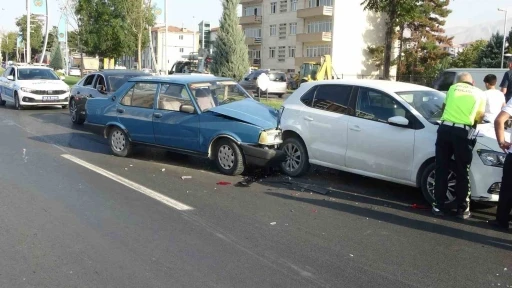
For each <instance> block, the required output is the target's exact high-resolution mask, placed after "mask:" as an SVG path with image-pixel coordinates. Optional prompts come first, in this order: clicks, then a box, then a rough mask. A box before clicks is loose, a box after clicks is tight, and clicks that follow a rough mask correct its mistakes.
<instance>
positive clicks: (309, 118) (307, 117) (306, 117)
mask: <svg viewBox="0 0 512 288" xmlns="http://www.w3.org/2000/svg"><path fill="white" fill-rule="evenodd" d="M304 120H306V121H313V118H311V117H309V116H304Z"/></svg>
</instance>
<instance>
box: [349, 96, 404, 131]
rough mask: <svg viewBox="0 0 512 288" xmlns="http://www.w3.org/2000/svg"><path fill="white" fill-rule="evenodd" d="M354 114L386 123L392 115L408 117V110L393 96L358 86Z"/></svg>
mask: <svg viewBox="0 0 512 288" xmlns="http://www.w3.org/2000/svg"><path fill="white" fill-rule="evenodd" d="M355 116H356V117H359V118H363V119H368V120H372V121H377V122H382V123H388V119H389V118H391V117H394V116H402V117H405V118H408V112H407V110H406V109H405V108H404V107H403V106H402V105H401V104H400V103H399V102H398V101H397V100H396V99H393V97H391V96H389V95H387V94H385V93H383V92H380V91H376V90H372V89H367V88H360V89H359V94H358V96H357V102H356V115H355Z"/></svg>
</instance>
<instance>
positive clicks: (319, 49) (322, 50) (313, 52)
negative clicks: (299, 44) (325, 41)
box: [306, 45, 331, 57]
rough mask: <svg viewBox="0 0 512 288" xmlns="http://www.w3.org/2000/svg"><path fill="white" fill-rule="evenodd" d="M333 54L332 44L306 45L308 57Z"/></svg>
mask: <svg viewBox="0 0 512 288" xmlns="http://www.w3.org/2000/svg"><path fill="white" fill-rule="evenodd" d="M327 54H331V45H321V46H309V47H306V57H320V56H323V55H327Z"/></svg>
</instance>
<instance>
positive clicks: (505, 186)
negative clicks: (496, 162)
mask: <svg viewBox="0 0 512 288" xmlns="http://www.w3.org/2000/svg"><path fill="white" fill-rule="evenodd" d="M511 116H512V100H509V101H508V102H507V105H505V107H503V110H502V111H501V112H500V114H498V117H496V120H495V121H494V129H495V131H496V139H497V140H498V145H500V148H501V149H502V150H503V152H505V153H506V154H507V156H506V157H505V161H504V163H503V177H502V178H501V187H500V194H499V196H500V199H499V200H498V210H497V211H496V220H491V221H488V223H489V225H491V226H492V227H494V228H498V229H503V230H508V229H509V221H510V220H511V218H510V212H511V211H512V148H511V144H510V142H508V141H505V122H506V121H507V120H508V119H509V118H510V117H511ZM509 141H510V140H509Z"/></svg>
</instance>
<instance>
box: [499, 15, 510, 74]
mask: <svg viewBox="0 0 512 288" xmlns="http://www.w3.org/2000/svg"><path fill="white" fill-rule="evenodd" d="M498 11H500V12H505V26H503V47H502V48H501V67H500V68H503V63H504V62H505V42H506V39H507V16H508V15H507V14H508V8H507V9H501V8H498Z"/></svg>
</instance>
